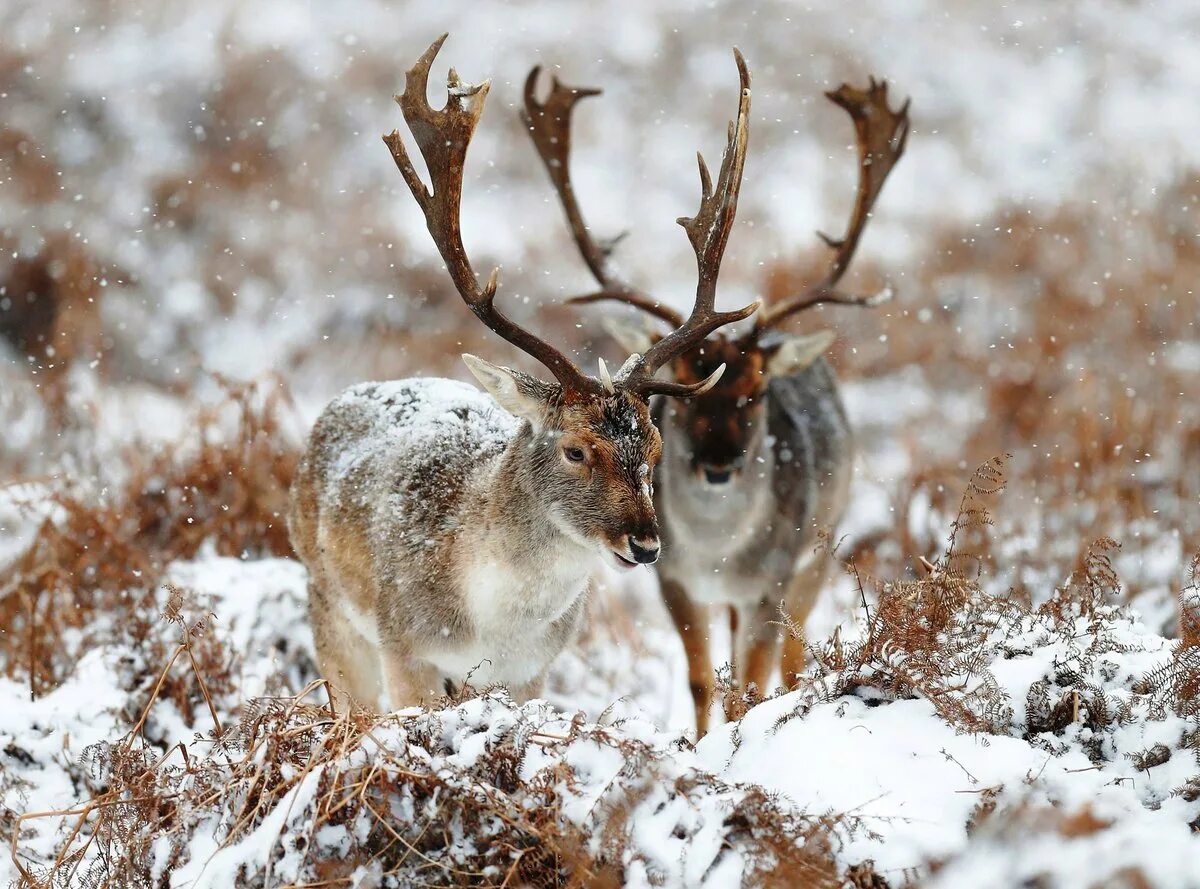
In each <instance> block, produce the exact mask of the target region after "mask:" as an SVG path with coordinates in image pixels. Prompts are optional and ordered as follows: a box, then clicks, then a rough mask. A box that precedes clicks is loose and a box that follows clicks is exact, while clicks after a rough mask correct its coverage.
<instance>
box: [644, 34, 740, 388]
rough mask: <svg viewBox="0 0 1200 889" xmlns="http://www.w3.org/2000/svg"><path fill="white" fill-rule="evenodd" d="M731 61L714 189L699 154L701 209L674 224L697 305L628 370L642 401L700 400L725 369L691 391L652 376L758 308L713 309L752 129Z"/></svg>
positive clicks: (691, 386)
mask: <svg viewBox="0 0 1200 889" xmlns="http://www.w3.org/2000/svg"><path fill="white" fill-rule="evenodd" d="M733 55H734V59H735V60H736V61H737V67H738V78H739V81H740V84H741V90H740V94H739V98H738V114H737V120H736V121H733V122H731V123H730V124H729V130H728V137H727V140H726V145H725V153H724V155H723V156H722V158H721V170H720V173H719V174H718V176H717V184H716V188H715V189H714V188H713V182H712V176H711V174H710V173H709V171H708V165H707V164H705V163H704V158H703V156H701V155H700V154H699V153H697V154H696V160H697V163H698V165H699V167H700V188H701V195H700V209H699V210H698V211H697V212H696V215H695V216H691V217H687V216H681V217H680V218H679V219H678V220H676V221H677V222H678V223H679V224H680V225H681V226H683V229H684V231H686V232H687V236H688V240H689V241H691V243H692V249H693V250H695V252H696V271H697V278H698V280H697V283H696V300H695V303H694V304H693V306H692V313H691V315H690V316H688V318H687V320H685V321H684V322H683V323H682V324H680V325H679V326H678V327H676V328H675V330H673V331H671V332H670V333H669V334H667V335H666V336H665V337H663V338H662V339H660V340H658V341H657V342H656V343H655V344H654V345H652V346H651V347H650V348H649V349H647V350H646V354H645V355H643V356H641V358H640V359H639V360H638V361H637V362H636V363H635V364H634V365H633V367H632V368H631V369H630V372H629V376H628V378H627V379H626V380H625V385H626V386H628V387H629V388H631V389H634V390H635V391H637V392H638V393H639V394H642V395H645V396H649V395H655V394H657V395H674V396H688V395H699V394H700V393H702V392H706V391H708V389H710V388H712V386H713V385H715V384H716V382H717V380H718V379H720V377H721V374H722V372H723V371H724V369H725V366H724V365H721V367H719V368H717V370H716V372H715V373H713V374H712V376H710V377H709V378H708V379H706V380H702V381H701V382H700V383H697V384H695V385H690V386H689V385H683V384H680V383H670V382H666V381H663V380H656V379H654V373H655V371H657V370H658V369H659V368H660V367H662V366H663V365H665V364H667V363H668V362H670V361H672V360H673V359H675V358H678V357H679V356H680V355H682V354H683V353H684V352H687V351H688V350H690V349H692V348H693V347H695V346H698V345H699V344H700V343H701V342H703V340H704V339H705V338H706V337H707V336H708V335H709V334H710V333H712V332H713V331H714V330H716V329H717V328H718V327H722V326H724V325H726V324H732V323H734V322H737V321H741V320H742V319H744V318H748V317H750V316H751V315H752V314H754V313H755V312H756V311H758V308H759V303H758V301H757V300H756V301H755V302H753V303H751V304H750V305H748V306H745V307H743V308H741V309H737V310H735V311H732V312H718V311H716V309H715V303H716V297H717V277H718V275H719V274H720V271H721V259H722V257H723V256H724V255H725V245H726V244H727V243H728V242H729V233H730V231H731V230H732V228H733V219H734V215H735V214H736V213H737V201H738V193H739V191H740V190H741V186H742V172H743V170H744V169H745V166H746V145H747V139H748V137H749V126H750V72H749V70H748V69H747V68H746V60H745V59H744V58H742V54H741V53H740V52H739V51H738V50H736V49H735V50H734V51H733Z"/></svg>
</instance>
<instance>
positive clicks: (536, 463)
mask: <svg viewBox="0 0 1200 889" xmlns="http://www.w3.org/2000/svg"><path fill="white" fill-rule="evenodd" d="M444 40H445V35H443V36H442V37H441V38H439V39H438V40H437V41H435V42H434V44H433V45H432V46H431V47H430V48H429V49H428V50H427V51H426V52H425V54H424V55H423V56H421V58H420V59H419V60H418V61H417V63H416V64H415V65H414V66H413V68H412V70H410V71H409V72H408V75H407V78H406V81H405V88H404V93H403V94H402V95H400V96H397V97H396V101H397V102H398V103H399V105H400V109H401V112H402V113H403V115H404V119H405V121H406V123H407V124H408V127H409V129H410V130H411V132H412V138H413V140H414V141H415V143H416V145H417V147H418V148H419V149H420V152H421V154H422V156H423V157H424V160H425V165H426V167H427V168H428V174H429V179H430V181H431V185H432V189H429V188H426V186H425V184H424V183H423V182H422V181H421V178H420V176H419V175H418V173H417V171H416V169H415V167H414V166H413V163H412V161H411V159H410V157H409V154H408V151H407V149H406V148H405V145H404V142H403V141H402V140H401V138H400V134H399V133H398V132H393V133H392V134H391V135H389V136H385V137H384V141H385V142H386V143H387V146H388V148H389V149H390V150H391V153H392V157H393V158H394V160H395V162H396V166H397V167H398V168H399V170H400V173H401V175H402V176H403V177H404V181H405V182H406V183H407V184H408V187H409V189H410V190H411V191H412V195H413V197H414V198H415V200H416V202H417V204H418V205H419V206H420V207H421V210H422V212H423V213H424V215H425V221H426V223H427V226H428V228H429V233H430V234H431V235H432V236H433V241H434V243H435V244H436V245H437V248H438V251H439V252H440V253H441V256H442V259H443V260H444V261H445V263H446V269H447V271H448V272H449V274H450V278H451V279H452V280H453V282H454V285H455V287H456V288H457V290H458V292H459V294H460V295H461V296H462V298H463V300H464V301H465V302H466V304H467V307H468V308H469V309H470V310H471V312H472V313H474V314H475V316H476V317H478V318H479V320H480V321H482V322H483V323H484V324H485V325H487V326H488V328H490V329H491V330H493V331H494V332H495V333H497V334H498V335H499V336H501V337H502V338H503V339H505V340H507V341H508V342H509V343H511V344H512V345H514V346H516V347H517V348H518V349H520V350H521V351H523V352H525V353H526V354H528V355H530V356H532V357H533V358H535V359H537V360H538V361H539V362H540V363H541V364H542V365H543V366H544V367H545V368H546V369H547V370H548V371H549V372H550V373H551V374H552V375H553V377H554V380H555V382H545V381H543V380H540V379H536V378H534V377H532V376H529V375H527V374H524V373H521V372H519V371H516V370H512V369H509V368H507V367H499V366H497V365H494V364H490V363H489V362H487V361H484V360H483V359H480V358H476V357H474V356H471V355H464V356H463V359H464V361H465V362H466V364H467V367H468V368H469V369H470V371H471V372H472V373H473V374H474V375H475V377H476V379H478V380H479V382H480V383H481V384H482V386H483V387H484V389H486V390H487V392H488V393H489V394H488V395H484V394H483V393H481V392H479V391H478V390H477V389H475V388H473V387H471V386H468V385H465V384H463V383H456V382H452V381H449V380H434V379H409V380H400V381H397V382H391V383H366V384H362V385H358V386H354V387H352V388H351V389H349V390H348V391H346V392H345V393H343V394H342V395H341V396H339V397H338V398H337V399H335V400H334V401H333V402H332V403H331V404H330V405H329V406H328V407H327V408H326V409H325V411H324V412H323V413H322V414H321V416H320V418H319V419H318V420H317V423H316V426H315V428H314V429H313V432H312V436H311V440H310V442H309V446H308V449H307V452H306V454H305V456H304V458H303V460H302V462H301V465H300V468H299V470H298V473H297V476H296V480H295V483H294V486H293V491H292V506H291V510H290V514H289V526H290V529H291V534H292V540H293V542H294V545H295V548H296V551H297V553H299V555H300V557H301V559H303V561H304V563H305V564H306V565H307V566H308V569H309V574H310V583H309V600H310V601H309V614H310V617H311V621H312V628H313V636H314V639H315V641H316V647H317V654H318V657H319V659H320V664H321V669H322V671H323V673H324V675H325V678H326V679H327V680H329V681H330V682H331V683H332V684H333V685H334V686H335V687H336V691H335V698H336V701H337V703H338V706H346V705H347V704H348V701H347V697H349V698H350V699H354V700H357V701H358V702H360V703H362V704H367V705H371V706H375V705H377V704H378V703H379V699H380V695H381V692H386V695H387V697H388V699H389V700H390V703H391V705H392V706H394V707H399V706H404V705H408V704H412V703H416V702H419V701H421V700H428V699H429V698H430V697H431V696H436V695H438V694H440V693H441V691H442V689H443V688H445V687H447V684H454V683H461V682H463V681H465V680H466V679H467V677H468V676H469V675H471V674H472V673H473V674H474V681H476V682H479V683H482V684H491V683H500V684H504V685H507V686H508V687H509V689H510V691H511V692H512V694H513V695H514V697H516V698H517V699H518V700H523V699H525V698H528V697H530V696H533V695H536V694H537V693H538V691H539V689H540V687H541V684H542V680H543V678H544V676H545V674H546V671H547V669H548V667H549V665H550V662H551V660H552V659H553V658H554V657H555V655H557V654H558V653H559V651H561V650H562V648H563V647H564V646H565V645H566V644H567V642H568V641H569V640H570V638H571V636H572V634H573V633H574V631H575V628H576V626H577V624H578V622H579V619H580V617H581V615H582V612H583V607H582V606H583V597H584V592H585V590H586V589H587V586H588V581H589V578H590V577H591V575H593V574H594V573H595V572H596V571H597V570H598V569H599V567H600V565H601V564H604V563H607V564H609V565H611V566H615V567H617V568H618V569H630V568H635V567H637V566H638V565H639V564H648V563H652V562H654V561H655V559H657V558H658V553H659V530H658V520H657V517H656V515H655V511H654V504H653V500H652V486H651V481H652V474H653V471H654V468H655V465H656V464H657V463H658V459H659V454H660V451H661V439H660V437H659V434H658V432H657V430H656V428H655V426H654V424H653V422H652V421H651V418H650V412H649V406H648V405H649V400H650V398H651V397H652V396H654V395H667V396H673V397H675V398H688V397H691V396H695V395H699V394H701V393H703V392H705V391H706V390H708V389H709V388H710V387H711V386H713V385H714V384H715V383H716V381H717V380H718V379H719V378H720V376H721V372H722V370H723V368H721V367H719V366H715V367H714V368H713V370H712V371H711V372H710V373H709V374H707V375H706V376H705V377H704V378H702V379H698V380H694V381H692V382H688V383H682V382H675V381H669V380H659V379H657V378H656V377H655V373H656V371H657V370H658V369H659V368H661V367H663V366H664V365H667V364H670V363H671V362H673V361H676V360H678V359H679V357H680V356H681V355H683V354H685V353H687V352H689V351H690V350H692V349H694V348H695V347H696V345H697V344H699V343H700V342H701V341H703V340H704V338H705V337H707V336H708V335H709V334H711V333H713V332H714V331H715V330H717V328H719V327H722V326H723V325H725V324H730V323H733V322H736V321H741V320H744V319H745V318H748V317H750V315H752V314H753V313H754V312H755V311H757V309H758V307H759V306H758V303H754V304H752V305H750V306H746V307H745V308H743V309H740V310H738V311H735V312H718V311H716V310H715V309H714V304H715V300H716V282H717V274H718V271H719V269H720V265H721V257H722V255H723V254H724V251H725V244H726V241H727V240H728V237H729V231H730V228H731V227H732V225H733V217H734V213H735V211H736V208H737V197H738V189H739V187H740V185H741V180H742V170H743V168H744V165H745V160H746V137H747V124H748V121H749V113H750V78H749V74H748V72H747V70H746V65H745V62H744V61H743V60H742V58H741V56H740V55H738V56H737V64H738V72H739V74H740V78H741V93H740V98H739V102H738V115H737V120H736V122H735V123H733V124H731V125H730V130H729V141H728V144H727V145H726V148H725V154H724V157H723V159H722V163H721V171H720V175H719V177H718V181H717V185H716V188H715V189H713V187H712V183H711V181H710V180H709V177H708V174H707V171H706V170H705V169H704V167H703V164H702V165H701V172H702V176H703V184H704V193H703V196H702V199H701V202H700V210H699V212H697V214H696V216H695V217H694V218H693V219H691V220H688V221H687V222H686V224H685V227H686V228H687V231H688V235H689V237H690V238H691V242H692V246H693V247H694V248H695V251H696V260H697V265H698V268H699V272H700V274H699V284H698V285H697V288H696V299H695V304H694V305H693V307H692V312H691V314H690V315H689V316H688V317H687V318H686V319H683V318H681V319H680V323H679V324H677V325H675V329H674V330H672V331H671V332H670V333H668V334H667V335H666V336H663V337H661V338H659V339H658V341H657V342H656V343H655V344H654V345H653V346H652V347H651V348H649V349H647V350H645V352H644V354H642V355H640V356H638V357H635V358H632V359H631V360H629V361H627V362H625V364H624V365H623V366H622V367H621V369H620V370H619V371H618V372H617V373H615V374H609V372H608V369H607V368H606V367H605V365H604V362H603V361H601V362H600V373H599V376H598V378H593V377H590V376H588V375H586V374H584V373H583V372H582V371H580V369H579V368H578V367H577V366H576V365H575V364H574V363H573V362H572V361H571V359H569V358H568V357H567V356H566V355H564V354H563V353H562V352H561V351H559V350H558V349H557V348H555V347H554V346H552V345H551V344H550V343H548V342H547V341H545V340H543V339H541V338H540V337H538V336H536V335H535V334H533V333H531V332H530V331H528V330H526V329H525V328H524V327H522V326H520V325H519V324H517V323H516V322H514V321H512V320H511V319H509V318H508V317H507V316H506V315H504V314H502V313H501V312H500V310H499V309H498V308H497V307H496V302H495V300H496V292H497V287H498V283H497V282H498V270H497V271H493V272H492V274H491V276H490V277H489V278H488V279H487V282H486V283H485V284H483V285H482V286H480V284H479V282H478V280H477V279H476V277H475V272H474V270H473V269H472V267H471V263H470V260H469V259H468V257H467V254H466V251H465V250H464V248H463V243H462V234H461V228H460V219H459V215H460V202H461V198H462V187H463V165H464V163H465V161H466V155H467V147H468V145H469V143H470V141H471V137H472V135H473V133H474V131H475V127H476V125H477V123H478V121H479V117H480V114H481V113H482V111H483V103H484V99H485V97H486V96H487V92H488V83H487V82H484V83H483V84H480V85H478V86H472V85H469V84H466V83H463V82H462V81H460V80H459V78H458V75H457V74H456V73H455V72H454V70H453V69H451V71H450V77H449V89H448V96H447V100H446V106H445V108H443V109H442V110H436V109H434V108H432V107H430V106H429V104H428V102H427V100H426V92H425V91H426V85H427V83H428V78H429V69H430V66H431V65H432V63H433V60H434V57H435V56H436V55H437V53H438V50H439V49H440V48H441V46H442V42H443V41H444ZM489 396H490V397H489Z"/></svg>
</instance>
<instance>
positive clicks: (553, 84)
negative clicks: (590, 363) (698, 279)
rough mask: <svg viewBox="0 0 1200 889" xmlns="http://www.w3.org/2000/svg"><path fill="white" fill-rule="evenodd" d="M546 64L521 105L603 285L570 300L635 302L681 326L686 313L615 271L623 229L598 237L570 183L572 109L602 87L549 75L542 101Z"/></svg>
mask: <svg viewBox="0 0 1200 889" xmlns="http://www.w3.org/2000/svg"><path fill="white" fill-rule="evenodd" d="M541 73H542V67H541V65H538V66H536V67H534V68H533V70H531V71H530V72H529V76H528V77H526V78H525V107H524V108H522V109H521V120H523V121H524V122H525V126H526V127H527V128H528V129H529V136H530V138H531V139H533V144H534V147H535V148H536V149H537V153H538V156H539V157H541V159H542V163H543V164H545V166H546V172H547V173H549V174H550V181H551V182H552V183H553V184H554V190H555V192H557V193H558V199H559V202H560V203H561V204H562V208H563V212H564V213H566V216H567V223H568V225H570V226H571V235H572V237H574V239H575V246H576V247H578V248H579V253H580V255H581V256H582V257H583V261H584V262H585V263H586V264H587V267H588V269H589V270H590V271H591V273H592V277H594V278H595V279H596V282H597V283H598V284H599V285H600V288H601V289H600V290H599V291H598V292H596V293H591V294H588V295H587V296H578V297H575V298H574V299H570V300H568V301H567V302H568V303H571V304H582V303H592V302H599V301H601V300H617V301H620V302H627V303H630V304H631V305H634V306H637V307H638V308H639V309H641V310H642V311H644V312H648V313H650V314H651V315H654V316H656V317H658V318H661V319H663V320H664V321H666V322H668V323H669V324H671V325H673V326H675V327H678V326H679V325H681V324H683V316H682V315H680V314H679V313H678V312H676V311H675V310H674V309H670V308H668V307H667V306H664V305H661V304H659V303H657V302H655V301H654V300H652V299H650V298H649V297H647V296H645V295H643V294H641V293H638V292H637V291H636V290H634V289H633V288H632V287H630V286H629V285H628V284H627V283H625V282H624V281H622V280H620V278H619V277H617V275H616V274H615V273H614V272H613V270H612V268H611V266H610V263H609V257H610V256H611V255H612V251H613V248H614V247H615V246H616V245H617V242H618V241H620V240H621V238H622V237H624V235H619V236H617V237H616V238H613V239H611V240H609V241H605V242H601V243H597V242H596V241H595V240H594V239H593V238H592V234H591V232H590V231H589V229H588V226H587V224H586V223H585V222H584V220H583V212H582V211H581V210H580V209H579V201H578V200H577V199H576V197H575V189H574V187H573V186H572V184H571V167H570V159H571V113H572V112H573V111H574V110H575V104H576V103H577V102H578V101H579V100H580V99H586V98H588V97H589V96H598V95H600V90H598V89H594V88H591V87H570V86H566V85H565V84H563V83H562V81H560V80H559V79H558V78H557V77H553V76H552V77H551V79H550V94H549V95H548V96H547V97H546V100H545V101H544V102H539V101H538V99H537V93H536V91H537V81H538V78H539V77H540V76H541Z"/></svg>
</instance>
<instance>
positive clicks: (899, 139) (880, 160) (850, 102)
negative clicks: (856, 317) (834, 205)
mask: <svg viewBox="0 0 1200 889" xmlns="http://www.w3.org/2000/svg"><path fill="white" fill-rule="evenodd" d="M825 96H826V97H827V98H828V99H829V100H830V101H831V102H833V103H834V104H835V105H837V106H838V107H840V108H842V109H844V110H845V111H846V113H847V114H849V115H850V118H851V119H852V120H853V121H854V131H855V134H856V136H857V140H858V190H857V192H856V194H855V198H854V210H853V211H852V212H851V214H850V223H849V225H848V226H847V228H846V234H845V235H844V236H842V237H841V238H831V237H829V236H828V235H825V234H822V233H820V232H818V233H817V234H818V235H820V237H821V240H823V241H824V242H825V243H826V244H827V245H828V246H829V247H830V248H831V249H832V250H833V251H834V252H833V257H832V258H831V259H830V261H829V268H828V269H827V270H826V272H825V276H824V277H823V278H822V279H821V280H820V281H819V282H817V283H816V284H814V285H813V286H812V287H810V288H808V289H807V290H805V291H804V292H803V293H800V294H797V295H796V296H792V297H789V298H787V299H785V300H783V301H782V302H780V303H778V304H776V305H774V306H771V307H770V308H768V309H766V310H765V311H764V312H763V313H762V314H761V315H760V316H759V319H758V322H757V324H756V326H755V329H756V330H765V329H766V328H768V327H773V326H775V325H778V324H779V323H780V322H781V321H783V320H784V319H785V318H788V317H790V316H791V315H794V314H796V313H797V312H800V311H802V310H804V309H809V308H812V307H813V306H817V305H820V304H822V303H837V304H840V305H852V306H876V305H879V304H880V303H883V302H887V300H888V299H890V298H891V295H892V293H891V289H890V288H884V290H882V291H880V292H879V293H872V294H866V295H862V296H856V295H851V294H846V293H842V292H840V291H838V290H837V289H836V288H837V284H838V282H839V281H840V280H841V279H842V276H843V275H844V274H845V273H846V269H847V268H848V267H849V266H850V261H851V260H852V259H853V258H854V252H855V250H857V249H858V242H859V240H860V239H861V238H862V233H863V230H864V229H865V228H866V225H867V221H868V220H869V219H870V217H871V209H872V208H873V207H874V206H875V201H876V199H877V198H878V197H879V193H880V192H881V191H882V190H883V184H884V182H885V181H886V180H887V177H888V174H889V173H891V171H892V168H893V167H894V166H895V165H896V162H897V161H899V160H900V156H901V155H902V154H904V147H905V145H906V144H907V142H908V127H909V119H908V107H909V103H910V101H911V100H908V99H906V100H905V102H904V104H903V105H901V106H900V109H899V110H898V111H892V110H891V108H889V107H888V85H887V81H886V80H878V81H877V80H876V79H875V78H874V77H872V78H870V80H869V81H868V86H867V88H866V89H865V90H861V89H857V88H856V87H852V86H850V85H849V84H848V83H843V84H842V85H841V86H840V87H838V88H837V89H836V90H833V91H832V92H827V93H826V94H825Z"/></svg>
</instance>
